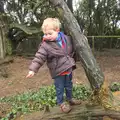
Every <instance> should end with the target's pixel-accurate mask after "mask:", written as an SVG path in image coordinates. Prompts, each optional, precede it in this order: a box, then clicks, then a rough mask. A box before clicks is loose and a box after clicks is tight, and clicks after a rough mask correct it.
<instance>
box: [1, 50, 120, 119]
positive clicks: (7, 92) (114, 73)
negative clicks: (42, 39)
mask: <svg viewBox="0 0 120 120" xmlns="http://www.w3.org/2000/svg"><path fill="white" fill-rule="evenodd" d="M116 53H117V52H111V51H109V52H107V54H106V53H105V52H104V53H102V54H101V53H99V54H98V53H97V57H96V60H97V62H98V64H99V66H100V67H101V69H102V71H103V73H104V75H105V80H106V81H107V83H108V84H111V83H112V82H120V75H119V73H120V55H118V54H116ZM119 53H120V52H119ZM13 58H14V61H13V62H12V63H9V64H7V65H4V68H6V70H7V72H8V78H4V77H1V76H0V97H4V96H11V95H15V94H20V93H23V92H25V91H29V90H37V89H39V88H40V87H41V86H45V85H51V84H53V80H52V79H51V77H50V75H49V70H48V68H47V66H46V64H44V65H43V66H42V67H41V69H40V70H39V72H38V73H37V74H36V75H35V76H34V77H33V78H30V79H26V78H25V77H26V75H27V73H28V66H29V65H30V63H31V60H30V59H26V58H24V57H13ZM73 76H74V77H73V83H74V84H86V85H89V81H88V80H87V77H86V75H85V72H84V70H83V68H82V66H81V63H80V62H77V69H76V70H75V71H74V72H73ZM116 96H120V92H119V94H118V93H116ZM6 106H8V105H6ZM2 108H3V107H2ZM5 109H6V107H5ZM1 114H2V113H0V115H1ZM35 114H36V116H39V114H40V112H38V113H37V112H36V113H35ZM35 114H30V115H28V116H25V117H27V119H28V118H34V115H35ZM18 120H19V119H18ZM23 120H24V119H23ZM25 120H26V118H25ZM104 120H112V119H110V118H108V117H104Z"/></svg>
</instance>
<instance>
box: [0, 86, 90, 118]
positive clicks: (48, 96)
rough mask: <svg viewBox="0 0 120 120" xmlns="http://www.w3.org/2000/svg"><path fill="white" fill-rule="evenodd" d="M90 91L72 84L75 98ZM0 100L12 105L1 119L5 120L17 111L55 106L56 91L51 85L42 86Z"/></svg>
mask: <svg viewBox="0 0 120 120" xmlns="http://www.w3.org/2000/svg"><path fill="white" fill-rule="evenodd" d="M90 93H91V92H90V89H89V88H88V87H86V86H84V85H74V86H73V97H74V98H76V99H82V100H85V99H87V98H88V97H89V95H90ZM0 102H6V103H9V104H11V105H12V110H11V112H10V113H9V114H8V115H7V117H6V118H2V120H7V118H9V117H10V116H11V115H13V116H14V117H15V115H16V113H17V112H21V113H22V114H25V113H29V112H33V111H39V110H43V109H44V106H50V107H53V106H55V105H56V91H55V87H54V86H53V85H52V86H47V87H42V88H40V89H39V90H38V91H29V92H26V93H24V94H20V95H16V96H11V97H3V98H0ZM9 120H11V119H9Z"/></svg>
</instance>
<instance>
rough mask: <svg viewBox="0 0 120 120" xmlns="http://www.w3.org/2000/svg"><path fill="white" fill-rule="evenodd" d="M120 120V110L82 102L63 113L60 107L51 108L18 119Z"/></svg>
mask: <svg viewBox="0 0 120 120" xmlns="http://www.w3.org/2000/svg"><path fill="white" fill-rule="evenodd" d="M106 116H108V117H109V118H112V119H115V120H120V112H115V111H111V110H106V109H104V108H103V107H101V106H98V105H96V106H95V105H94V106H93V105H88V104H81V105H78V106H73V107H72V111H71V112H69V113H63V112H61V111H60V108H59V107H54V108H50V111H49V112H44V111H42V112H35V113H32V114H29V115H26V116H22V117H20V118H18V119H16V120H27V119H29V120H103V118H104V117H106Z"/></svg>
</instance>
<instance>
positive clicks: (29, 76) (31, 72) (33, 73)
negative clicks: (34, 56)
mask: <svg viewBox="0 0 120 120" xmlns="http://www.w3.org/2000/svg"><path fill="white" fill-rule="evenodd" d="M34 75H35V72H33V71H29V73H28V75H27V76H26V78H31V77H33V76H34Z"/></svg>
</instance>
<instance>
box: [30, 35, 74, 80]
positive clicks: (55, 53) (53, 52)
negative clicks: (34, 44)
mask: <svg viewBox="0 0 120 120" xmlns="http://www.w3.org/2000/svg"><path fill="white" fill-rule="evenodd" d="M65 37H66V41H67V50H64V49H63V48H61V47H60V46H59V45H58V44H57V41H43V42H42V43H41V45H40V47H39V49H38V51H37V52H36V54H35V58H34V59H33V60H32V63H31V65H30V66H29V70H31V71H34V72H36V73H37V71H38V70H39V68H40V67H41V66H42V65H43V63H44V62H45V61H47V66H48V68H49V70H50V74H51V76H52V78H54V77H56V76H57V75H59V74H60V73H62V72H64V71H66V70H68V69H70V68H73V67H75V61H74V59H73V57H72V56H73V51H72V49H73V46H72V43H71V39H70V37H68V36H65Z"/></svg>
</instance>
